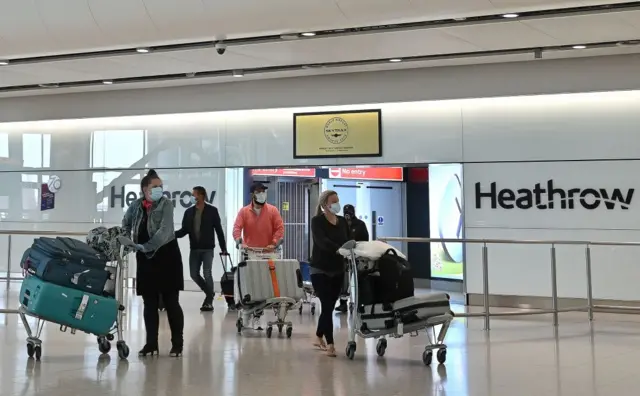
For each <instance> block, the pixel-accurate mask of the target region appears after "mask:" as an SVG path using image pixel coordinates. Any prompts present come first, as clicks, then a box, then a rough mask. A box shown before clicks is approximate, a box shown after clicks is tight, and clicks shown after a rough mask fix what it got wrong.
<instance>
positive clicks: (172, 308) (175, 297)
mask: <svg viewBox="0 0 640 396" xmlns="http://www.w3.org/2000/svg"><path fill="white" fill-rule="evenodd" d="M160 298H162V302H163V303H164V308H165V309H166V310H167V318H168V319H169V328H170V329H171V344H173V345H174V346H182V345H183V343H184V340H183V331H184V313H183V312H182V307H181V306H180V292H179V291H177V290H176V291H171V292H163V293H149V294H143V295H142V301H143V303H144V310H143V316H144V326H145V327H146V329H147V345H149V346H158V331H159V329H160V314H159V313H158V308H159V307H160Z"/></svg>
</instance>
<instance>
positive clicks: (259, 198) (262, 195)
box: [253, 192, 267, 205]
mask: <svg viewBox="0 0 640 396" xmlns="http://www.w3.org/2000/svg"><path fill="white" fill-rule="evenodd" d="M253 199H255V200H256V202H257V203H259V204H260V205H262V204H263V203H265V202H266V201H267V193H266V192H259V193H255V195H254V197H253Z"/></svg>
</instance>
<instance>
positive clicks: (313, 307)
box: [311, 305, 316, 316]
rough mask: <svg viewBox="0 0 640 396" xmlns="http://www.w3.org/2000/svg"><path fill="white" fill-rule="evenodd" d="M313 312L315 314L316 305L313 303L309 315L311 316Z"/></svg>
mask: <svg viewBox="0 0 640 396" xmlns="http://www.w3.org/2000/svg"><path fill="white" fill-rule="evenodd" d="M315 314H316V306H315V305H312V306H311V316H313V315H315Z"/></svg>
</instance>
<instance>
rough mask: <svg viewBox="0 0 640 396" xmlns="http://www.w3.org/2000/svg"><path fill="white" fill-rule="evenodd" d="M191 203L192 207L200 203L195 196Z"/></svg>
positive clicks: (192, 197)
mask: <svg viewBox="0 0 640 396" xmlns="http://www.w3.org/2000/svg"><path fill="white" fill-rule="evenodd" d="M189 201H191V205H195V204H196V203H197V202H198V200H197V199H196V197H194V196H193V195H192V196H191V199H190V200H189Z"/></svg>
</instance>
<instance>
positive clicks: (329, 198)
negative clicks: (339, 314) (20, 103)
mask: <svg viewBox="0 0 640 396" xmlns="http://www.w3.org/2000/svg"><path fill="white" fill-rule="evenodd" d="M338 213H340V200H339V198H338V193H336V192H335V191H332V190H327V191H324V192H323V193H322V194H321V195H320V199H319V201H318V208H317V210H316V215H315V216H314V217H313V219H311V234H312V237H313V250H312V254H311V283H312V284H313V290H314V291H315V293H316V296H317V297H318V298H319V299H320V304H321V311H320V317H319V318H318V328H317V330H316V337H317V340H316V341H315V342H314V344H313V345H314V346H316V347H318V348H320V349H322V350H326V352H327V355H328V356H331V357H335V356H336V348H335V346H334V344H333V307H335V305H336V301H338V297H340V291H341V289H342V283H343V280H344V272H345V264H344V258H343V257H342V256H341V255H339V254H338V249H340V247H342V245H343V244H344V243H345V242H347V241H349V227H348V226H347V221H346V220H345V219H344V217H342V216H338ZM323 337H324V340H323ZM325 340H326V344H325Z"/></svg>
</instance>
